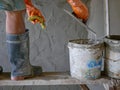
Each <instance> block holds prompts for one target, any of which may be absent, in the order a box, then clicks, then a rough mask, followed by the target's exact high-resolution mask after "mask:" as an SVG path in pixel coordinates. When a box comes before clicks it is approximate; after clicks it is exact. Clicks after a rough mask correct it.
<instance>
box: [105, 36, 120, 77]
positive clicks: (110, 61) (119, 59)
mask: <svg viewBox="0 0 120 90" xmlns="http://www.w3.org/2000/svg"><path fill="white" fill-rule="evenodd" d="M105 46H106V49H105V66H106V67H105V71H106V73H107V75H108V76H109V77H112V78H117V79H120V36H119V35H111V36H110V37H109V38H108V37H106V38H105Z"/></svg>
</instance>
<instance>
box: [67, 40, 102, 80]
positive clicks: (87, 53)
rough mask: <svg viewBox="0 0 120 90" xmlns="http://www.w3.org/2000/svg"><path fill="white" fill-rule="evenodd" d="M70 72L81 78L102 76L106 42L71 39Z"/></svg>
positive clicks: (69, 46)
mask: <svg viewBox="0 0 120 90" xmlns="http://www.w3.org/2000/svg"><path fill="white" fill-rule="evenodd" d="M68 48H69V60H70V74H71V76H72V77H75V78H77V79H80V80H84V79H97V78H99V77H100V76H101V67H102V58H103V57H102V55H103V50H104V44H103V43H102V42H99V41H97V42H96V43H94V42H89V40H88V39H77V40H70V41H69V43H68Z"/></svg>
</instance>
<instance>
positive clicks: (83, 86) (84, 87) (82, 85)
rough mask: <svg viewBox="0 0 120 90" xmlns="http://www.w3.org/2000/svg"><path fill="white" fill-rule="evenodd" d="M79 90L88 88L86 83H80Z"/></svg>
mask: <svg viewBox="0 0 120 90" xmlns="http://www.w3.org/2000/svg"><path fill="white" fill-rule="evenodd" d="M80 88H81V90H90V89H89V88H88V86H87V85H86V84H81V85H80Z"/></svg>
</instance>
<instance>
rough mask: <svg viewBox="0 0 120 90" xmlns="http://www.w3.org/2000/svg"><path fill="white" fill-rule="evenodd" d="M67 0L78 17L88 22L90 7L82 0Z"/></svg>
mask: <svg viewBox="0 0 120 90" xmlns="http://www.w3.org/2000/svg"><path fill="white" fill-rule="evenodd" d="M67 2H68V3H69V4H70V6H71V7H72V10H73V12H74V14H75V16H76V17H77V18H80V19H82V20H83V22H86V21H87V19H88V16H89V13H88V8H87V7H86V6H85V4H84V3H82V1H81V0H67Z"/></svg>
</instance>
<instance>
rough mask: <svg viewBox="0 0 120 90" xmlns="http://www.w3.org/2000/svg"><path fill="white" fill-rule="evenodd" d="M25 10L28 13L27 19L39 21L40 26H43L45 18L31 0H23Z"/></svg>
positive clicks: (34, 22)
mask: <svg viewBox="0 0 120 90" xmlns="http://www.w3.org/2000/svg"><path fill="white" fill-rule="evenodd" d="M25 4H26V11H27V14H28V19H29V20H30V21H31V22H32V23H33V24H36V23H40V25H41V27H42V28H43V29H44V28H45V18H44V16H43V15H42V13H41V11H40V10H39V9H37V8H36V7H35V6H34V5H33V4H32V2H31V0H25Z"/></svg>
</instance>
